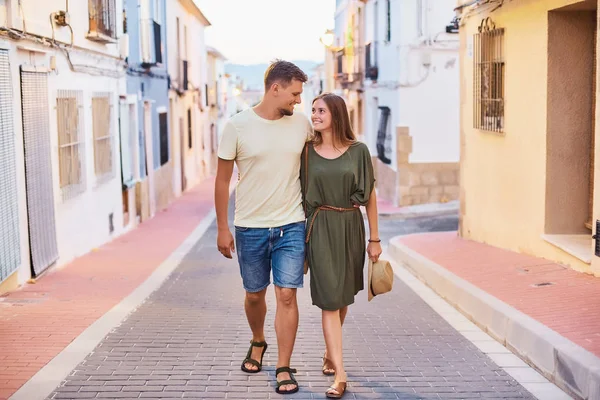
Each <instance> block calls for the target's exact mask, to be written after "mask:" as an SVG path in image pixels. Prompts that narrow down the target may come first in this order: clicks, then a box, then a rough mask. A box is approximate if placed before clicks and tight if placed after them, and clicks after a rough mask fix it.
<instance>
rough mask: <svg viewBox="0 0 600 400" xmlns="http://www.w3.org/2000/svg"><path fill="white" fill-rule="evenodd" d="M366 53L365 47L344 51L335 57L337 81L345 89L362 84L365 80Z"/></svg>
mask: <svg viewBox="0 0 600 400" xmlns="http://www.w3.org/2000/svg"><path fill="white" fill-rule="evenodd" d="M364 52H365V49H364V48H363V47H353V48H351V49H343V50H340V51H338V52H337V54H336V55H335V58H336V62H335V79H336V80H337V81H338V82H340V83H341V84H342V86H343V87H347V86H348V85H356V84H362V81H363V78H364V70H365V69H364V66H365V63H364V57H363V55H364Z"/></svg>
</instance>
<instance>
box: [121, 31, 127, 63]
mask: <svg viewBox="0 0 600 400" xmlns="http://www.w3.org/2000/svg"><path fill="white" fill-rule="evenodd" d="M119 56H121V58H122V59H125V58H127V57H129V34H128V33H124V34H123V35H121V37H120V38H119Z"/></svg>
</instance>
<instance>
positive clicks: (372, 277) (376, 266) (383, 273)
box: [367, 259, 394, 301]
mask: <svg viewBox="0 0 600 400" xmlns="http://www.w3.org/2000/svg"><path fill="white" fill-rule="evenodd" d="M367 276H368V278H367V288H368V290H369V301H371V299H373V297H375V296H377V295H380V294H384V293H387V292H389V291H390V290H392V284H393V283H394V271H393V270H392V266H391V265H390V262H389V261H387V260H381V259H380V260H378V261H377V262H375V263H374V262H373V261H371V260H369V272H368V275H367Z"/></svg>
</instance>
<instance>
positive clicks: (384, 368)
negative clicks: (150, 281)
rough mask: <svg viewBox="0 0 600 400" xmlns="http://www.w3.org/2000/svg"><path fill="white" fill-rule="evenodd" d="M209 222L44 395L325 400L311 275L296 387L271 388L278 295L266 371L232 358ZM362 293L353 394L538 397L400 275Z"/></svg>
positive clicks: (348, 358) (351, 355)
mask: <svg viewBox="0 0 600 400" xmlns="http://www.w3.org/2000/svg"><path fill="white" fill-rule="evenodd" d="M381 222H382V228H381V232H382V236H383V238H384V239H385V240H387V239H389V237H390V236H392V235H396V234H398V233H405V232H406V233H408V232H417V231H419V230H449V229H455V228H456V223H457V221H456V217H455V216H450V217H437V218H436V217H427V218H416V219H411V220H406V221H403V220H399V219H394V218H382V221H381ZM215 235H216V226H215V224H214V223H213V224H212V226H211V227H210V228H209V229H208V231H207V232H206V234H205V235H204V236H203V237H202V238H201V240H200V241H199V242H198V243H196V245H195V246H194V248H193V250H192V251H191V252H190V253H189V254H188V255H187V256H186V257H185V259H184V261H183V262H182V263H181V265H180V266H179V267H178V268H177V269H176V270H175V272H174V273H173V274H172V275H171V276H170V277H169V278H168V279H167V281H165V283H164V284H163V285H162V286H161V287H160V289H158V290H157V291H156V292H154V293H153V294H152V295H151V296H150V297H149V298H148V299H147V300H146V301H145V302H144V304H143V305H142V306H141V307H139V308H138V309H137V310H136V311H134V312H133V313H132V314H131V315H129V317H128V318H126V320H125V321H124V322H123V323H122V324H121V325H120V326H118V327H116V328H115V329H114V330H113V331H112V332H111V333H110V334H109V335H108V336H107V337H106V338H105V339H104V340H103V341H102V343H101V344H100V345H99V346H98V347H97V348H96V349H95V351H94V352H92V353H91V354H90V355H89V356H88V357H87V358H86V359H85V361H84V362H83V363H82V364H80V365H79V366H78V367H77V368H76V369H75V370H74V371H73V372H72V373H71V374H70V376H69V377H68V379H67V380H66V381H65V382H63V384H62V385H61V387H59V388H58V389H56V391H55V392H54V393H53V394H52V395H51V396H50V398H51V399H82V398H111V399H126V398H169V399H170V398H195V399H210V398H236V399H242V398H244V399H245V398H249V399H270V398H290V399H313V398H315V399H320V398H325V396H324V392H325V389H326V387H327V386H328V385H329V384H330V382H331V378H328V377H325V376H323V375H322V374H321V371H320V366H321V356H322V354H323V350H324V345H323V339H322V336H321V324H320V313H319V311H318V309H317V308H316V307H313V306H311V303H310V293H309V290H308V282H305V287H306V288H305V289H304V290H301V291H300V292H299V306H300V310H301V317H300V318H301V321H300V329H299V332H298V339H297V342H296V348H295V352H294V355H293V362H292V367H293V368H297V369H298V374H297V379H298V381H299V383H300V388H301V390H300V392H298V393H297V394H295V395H291V396H285V397H284V396H281V395H278V394H276V393H275V391H274V384H275V376H274V372H275V363H276V354H277V351H276V350H277V349H276V342H275V334H274V329H273V316H274V313H273V311H274V295H273V291H272V290H270V291H269V295H268V306H269V310H270V312H269V314H268V317H267V341H268V343H269V350H268V351H267V353H266V354H265V364H264V365H265V367H264V369H263V372H261V373H259V374H256V375H248V374H245V373H243V372H242V371H241V370H240V368H239V364H240V363H241V360H242V359H243V358H244V356H245V353H246V351H247V348H248V341H249V339H250V334H249V329H248V327H247V324H246V319H245V315H244V312H243V307H242V300H243V290H242V288H241V285H240V282H239V273H238V267H237V264H236V262H235V260H234V261H231V260H226V259H225V258H223V257H222V256H221V255H220V254H219V253H218V252H217V251H216V250H215ZM366 297H367V296H366V292H361V293H360V294H359V295H358V296H357V302H356V304H355V305H354V306H352V307H351V309H350V312H349V315H348V318H347V322H346V324H345V326H344V334H345V338H346V341H345V343H344V346H345V362H346V365H347V370H348V373H349V381H350V384H349V385H350V386H349V390H348V393H347V395H346V397H345V398H349V399H352V398H354V399H370V398H382V399H414V400H416V399H440V398H441V399H454V398H469V399H471V398H505V399H533V398H534V397H532V396H531V395H530V394H529V393H528V392H527V391H525V390H524V389H523V388H522V387H521V386H520V385H519V384H518V383H517V382H516V381H514V380H513V379H512V378H511V377H510V376H509V375H507V373H506V372H504V370H502V369H501V368H499V367H498V366H497V365H495V364H494V363H493V362H492V361H491V359H489V358H487V356H486V355H484V354H483V353H482V352H480V351H479V350H478V349H477V348H476V347H475V346H474V345H473V344H472V343H471V342H469V341H468V340H467V339H466V338H465V337H463V336H462V335H461V334H459V333H458V332H457V331H455V330H454V329H453V328H452V327H451V326H450V325H449V324H448V323H446V322H445V321H444V320H443V319H442V318H441V317H440V316H439V315H437V314H436V313H435V312H434V311H433V310H432V309H431V308H430V307H429V306H428V305H427V304H426V303H425V302H424V301H423V300H421V298H420V297H418V296H417V295H416V294H415V293H414V292H412V291H411V290H410V289H409V288H408V286H406V285H405V284H404V283H403V282H402V281H401V280H400V279H396V280H395V287H394V290H393V292H392V293H389V294H386V295H385V296H381V297H379V298H376V299H374V300H373V301H372V302H371V303H368V302H367V301H366Z"/></svg>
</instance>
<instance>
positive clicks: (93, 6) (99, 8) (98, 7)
mask: <svg viewBox="0 0 600 400" xmlns="http://www.w3.org/2000/svg"><path fill="white" fill-rule="evenodd" d="M115 8H116V7H115V0H88V12H89V23H90V26H89V33H90V34H89V35H88V38H89V39H91V40H96V41H101V42H112V41H114V39H116V38H117V30H116V25H115V21H116V13H115Z"/></svg>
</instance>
